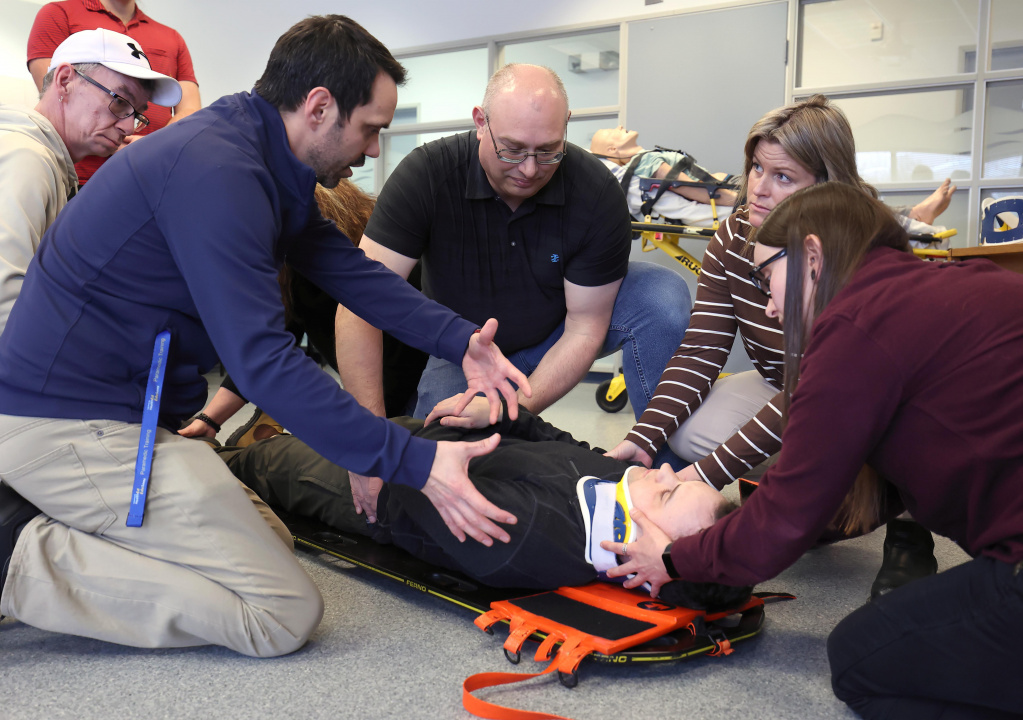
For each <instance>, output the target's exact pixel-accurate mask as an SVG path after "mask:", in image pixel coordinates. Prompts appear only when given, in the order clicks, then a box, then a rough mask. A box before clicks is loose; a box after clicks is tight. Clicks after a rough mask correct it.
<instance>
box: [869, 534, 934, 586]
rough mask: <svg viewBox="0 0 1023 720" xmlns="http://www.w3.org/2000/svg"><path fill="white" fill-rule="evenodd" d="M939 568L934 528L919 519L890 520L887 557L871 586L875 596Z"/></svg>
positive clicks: (886, 537) (886, 544)
mask: <svg viewBox="0 0 1023 720" xmlns="http://www.w3.org/2000/svg"><path fill="white" fill-rule="evenodd" d="M936 572H938V561H937V560H936V559H935V558H934V538H932V537H931V532H930V531H929V530H928V529H927V528H925V527H924V526H923V525H921V524H920V523H918V522H916V521H915V520H889V521H888V534H887V535H885V539H884V559H883V560H882V561H881V569H880V570H879V571H878V573H877V577H876V578H874V584H873V585H871V586H870V599H871V600H874V599H876V598H878V597H880V596H881V595H884V594H885V593H889V592H891V591H892V590H894V589H895V588H898V587H902V586H903V585H905V584H906V583H908V582H911V581H913V580H917V579H918V578H922V577H927V576H928V575H933V574H934V573H936Z"/></svg>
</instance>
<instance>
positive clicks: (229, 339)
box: [0, 93, 476, 487]
mask: <svg viewBox="0 0 1023 720" xmlns="http://www.w3.org/2000/svg"><path fill="white" fill-rule="evenodd" d="M315 182H316V181H315V176H314V173H313V171H312V170H311V169H310V168H309V167H308V166H306V165H304V164H303V163H301V162H299V161H298V159H297V158H296V157H295V155H294V154H293V153H292V152H291V149H290V147H289V144H288V138H287V135H286V132H285V128H284V123H283V121H282V119H281V116H280V113H279V112H278V111H277V110H276V109H275V108H273V107H272V106H271V105H270V104H268V103H267V102H266V101H264V100H263V99H262V98H260V97H259V96H258V95H256V94H255V93H251V94H250V93H239V94H237V95H232V96H227V97H224V98H222V99H220V100H219V101H217V102H216V103H214V104H213V105H211V106H210V107H208V108H206V109H204V110H201V111H199V112H197V113H195V114H194V115H192V116H190V117H188V118H186V119H185V120H182V121H181V122H179V123H175V124H173V125H171V126H169V127H168V128H165V129H164V130H161V131H160V132H159V133H156V134H154V135H153V136H151V137H147V138H145V139H144V140H142V141H140V142H138V143H133V144H132V145H130V146H129V147H127V148H126V149H124V150H122V151H119V152H118V153H116V154H115V156H114V157H113V158H111V160H110V161H109V162H108V163H106V164H105V165H104V166H103V168H102V169H101V170H100V171H99V172H97V173H96V175H95V176H94V177H93V179H92V180H90V182H89V183H88V185H87V187H86V188H85V189H84V190H83V191H82V192H81V193H79V195H78V196H77V197H76V198H74V201H73V202H72V203H69V204H68V206H67V207H66V208H65V209H64V211H63V212H62V213H61V214H60V216H59V217H58V218H57V221H56V222H55V223H54V224H53V225H52V226H51V227H50V229H49V231H48V232H47V234H46V236H45V237H44V239H43V241H42V244H41V246H40V248H39V252H38V254H37V255H36V257H35V259H34V260H33V262H32V264H31V266H30V268H29V271H28V273H27V276H26V279H25V284H24V287H23V289H22V292H21V295H20V296H19V299H18V301H17V302H16V303H15V307H14V310H13V312H12V314H11V317H10V321H9V322H8V324H7V328H6V330H5V331H4V333H3V335H2V336H0V413H4V414H8V415H21V416H33V417H54V418H81V419H100V418H102V419H112V420H123V421H129V422H139V421H140V420H141V414H142V404H143V397H144V395H145V389H146V377H147V375H148V372H149V366H150V362H151V359H152V352H153V343H154V340H155V338H156V335H157V333H159V332H160V331H161V330H164V329H168V330H170V332H171V348H170V358H169V362H168V367H167V376H166V381H165V386H164V390H163V401H162V407H161V417H160V424H161V425H162V426H163V427H165V428H168V429H176V428H177V427H178V426H179V424H180V422H181V420H182V419H184V418H187V417H189V416H190V415H192V414H193V413H194V412H196V411H198V410H199V409H200V408H201V407H202V406H203V403H204V402H205V400H206V382H205V380H204V378H203V377H202V374H203V373H205V372H207V371H209V370H210V369H211V368H212V367H213V366H214V365H215V364H216V362H217V359H218V357H219V359H220V360H221V361H223V363H224V365H225V367H226V368H227V370H228V371H229V372H230V373H231V376H232V377H233V378H234V380H235V382H236V383H237V386H238V388H239V389H240V390H241V391H242V392H243V393H244V394H245V396H246V397H248V398H249V399H250V400H251V401H252V402H254V403H256V404H258V405H259V406H260V407H261V408H263V409H264V410H266V412H268V413H269V414H270V415H271V416H273V417H274V418H275V419H277V420H278V421H279V422H281V423H282V424H283V425H284V426H285V427H287V428H288V429H289V430H290V431H292V432H293V433H294V434H296V435H298V436H299V437H301V438H302V439H303V440H304V441H305V442H306V443H308V444H309V445H310V446H312V447H313V448H314V449H315V450H316V451H317V452H319V453H321V454H322V455H323V456H324V457H326V458H327V459H329V460H331V461H333V462H335V463H337V464H339V465H342V466H344V467H346V468H351V469H352V470H354V471H356V472H359V473H363V474H366V475H373V476H378V477H381V478H383V479H384V480H387V481H394V482H398V483H402V484H407V485H411V486H413V487H421V486H422V485H423V484H424V483H425V482H426V478H427V477H428V473H429V469H430V466H431V464H432V462H433V456H434V453H435V451H436V446H435V444H434V443H433V442H430V441H428V440H425V439H421V438H414V437H412V436H411V435H409V433H408V432H406V431H405V430H403V429H401V428H398V427H396V426H395V425H394V424H393V423H388V422H387V421H385V420H384V419H382V418H378V417H375V416H373V415H372V414H371V413H370V412H369V411H367V410H365V409H363V408H362V407H361V406H359V405H358V404H357V403H356V402H355V400H354V399H353V398H352V397H351V396H350V395H349V394H348V393H346V392H344V391H343V390H341V389H340V387H338V385H337V383H336V382H335V381H334V380H333V379H331V378H330V377H329V376H328V375H326V374H324V373H323V372H321V371H320V369H319V368H318V367H317V366H316V364H315V363H314V362H313V361H312V360H310V359H308V358H307V357H305V355H304V354H303V353H302V352H301V351H300V350H299V349H298V348H297V347H296V345H295V340H294V337H293V336H292V335H291V334H290V333H288V332H287V331H286V330H285V328H284V309H283V307H282V304H281V298H280V289H279V287H278V284H277V273H278V269H279V267H280V266H281V264H282V263H283V262H284V260H285V259H287V261H288V262H289V263H290V265H291V266H292V267H294V268H295V269H296V270H298V271H299V272H300V273H302V274H303V275H304V276H305V277H307V278H309V279H310V280H311V281H313V282H314V283H316V284H317V285H319V286H320V287H321V288H323V289H324V290H325V291H327V292H328V293H330V294H331V295H332V296H334V297H335V298H337V299H338V300H339V301H340V302H342V303H343V304H344V305H345V306H347V307H348V308H350V309H351V310H353V311H354V312H356V313H357V314H359V315H360V316H362V317H363V318H364V319H366V320H367V321H369V322H370V323H372V324H374V325H377V326H378V327H380V328H381V329H383V330H385V331H387V332H389V333H390V334H392V335H394V336H395V337H397V338H398V339H400V340H402V341H403V342H405V343H408V344H410V345H414V346H417V347H419V348H421V349H423V350H425V351H427V352H429V353H430V354H432V355H436V356H438V357H442V358H444V359H447V360H450V361H453V362H457V363H461V360H462V357H463V355H464V353H465V349H466V346H467V344H468V341H469V338H470V336H471V334H472V332H473V331H474V330H475V327H476V326H475V325H472V324H471V323H469V322H467V321H465V320H463V319H462V318H460V317H458V316H457V315H456V314H454V313H453V312H451V311H450V310H448V309H446V308H444V307H442V306H440V305H438V304H436V303H434V302H432V301H429V300H427V299H426V298H424V297H423V295H422V294H420V293H418V292H416V291H415V290H414V289H413V288H412V287H411V286H410V285H408V283H406V282H405V281H404V280H403V279H402V278H400V277H398V276H397V275H395V274H394V273H392V272H390V271H388V270H387V269H386V268H384V267H383V266H382V265H380V264H378V263H376V262H371V261H369V260H367V259H366V257H365V255H364V254H363V253H362V252H361V251H360V250H358V249H357V248H355V247H353V245H352V243H351V242H350V241H349V240H348V239H347V238H346V237H344V236H343V235H342V234H341V233H340V232H339V231H338V230H337V229H336V227H335V226H334V225H333V223H331V222H329V221H327V220H325V219H324V218H323V217H322V216H321V215H320V213H319V210H318V208H317V206H316V203H315V201H314V198H313V188H314V186H315Z"/></svg>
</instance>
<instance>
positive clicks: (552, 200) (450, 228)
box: [366, 130, 632, 353]
mask: <svg viewBox="0 0 1023 720" xmlns="http://www.w3.org/2000/svg"><path fill="white" fill-rule="evenodd" d="M478 148H479V141H478V140H477V139H476V131H475V130H472V131H469V132H466V133H460V134H458V135H452V136H450V137H445V138H441V139H440V140H435V141H433V142H430V143H427V144H426V145H423V146H421V147H418V148H416V149H415V150H413V151H412V152H411V153H409V155H407V156H406V157H405V159H404V160H402V161H401V163H400V164H399V165H398V167H397V168H395V170H394V173H393V174H392V175H391V176H390V177H389V178H388V180H387V183H386V184H385V185H384V189H383V191H382V192H381V194H380V198H379V200H377V204H376V208H375V209H374V211H373V216H372V217H371V218H370V221H369V224H368V225H367V226H366V236H367V237H370V238H372V239H373V240H374V241H375V242H377V243H379V244H381V245H383V246H384V247H387V248H389V249H391V250H393V251H395V252H397V253H400V254H401V255H404V256H406V257H410V258H422V260H423V292H424V293H425V294H426V295H427V297H430V298H433V299H434V300H436V301H437V302H439V303H441V304H443V305H446V306H448V307H449V308H451V309H452V310H454V311H455V312H457V313H458V314H459V315H461V316H462V317H464V318H466V319H468V320H470V321H472V322H475V323H478V324H480V325H482V324H483V323H484V322H485V321H486V320H487V318H490V317H495V318H497V320H498V323H499V325H498V331H497V340H496V342H497V344H498V345H500V347H501V349H502V350H503V351H504V352H505V353H510V352H515V351H516V350H520V349H522V348H524V347H530V346H532V345H536V344H537V343H539V342H541V341H542V340H544V339H545V338H547V337H548V336H549V335H550V334H551V333H552V332H553V331H554V329H555V328H556V327H557V326H558V324H559V323H560V322H561V321H562V320H564V318H565V285H564V281H565V280H568V281H569V282H572V283H574V284H576V285H583V286H588V287H596V286H600V285H607V284H608V283H611V282H614V281H616V280H620V279H621V278H623V277H625V273H626V270H627V269H628V262H629V250H630V246H631V243H632V231H631V224H630V223H631V220H632V218H631V217H630V216H629V208H628V205H627V203H626V200H625V194H624V193H623V192H622V189H621V187H620V186H619V184H618V182H617V181H616V180H615V179H614V176H613V175H612V174H611V172H610V171H609V170H608V169H607V168H606V167H605V166H604V164H603V163H602V162H600V160H598V159H597V158H596V157H594V156H593V155H591V154H590V153H588V152H587V151H585V150H583V149H581V148H579V147H578V146H576V145H572V144H569V146H568V153H567V154H566V156H565V159H564V160H562V162H561V163H560V165H559V166H558V168H557V170H555V172H554V174H553V175H552V176H551V179H550V181H549V182H548V183H547V184H546V185H545V186H544V187H543V188H541V189H540V191H539V192H538V193H537V194H536V195H534V196H533V197H531V198H528V199H526V200H525V201H523V203H522V204H521V205H520V206H519V208H518V210H516V211H515V212H514V213H513V212H512V211H511V210H510V209H509V208H508V206H507V205H505V204H504V202H503V201H501V200H500V199H499V198H498V197H497V194H496V193H495V192H494V189H493V188H492V187H491V186H490V182H489V181H488V180H487V176H486V173H484V172H483V166H482V165H480V162H479V154H478V153H479V150H478ZM491 152H492V151H491Z"/></svg>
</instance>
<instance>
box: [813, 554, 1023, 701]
mask: <svg viewBox="0 0 1023 720" xmlns="http://www.w3.org/2000/svg"><path fill="white" fill-rule="evenodd" d="M828 658H829V660H830V662H831V683H832V687H833V688H834V690H835V694H836V695H837V696H838V697H839V699H841V700H843V701H844V702H846V703H848V705H849V706H850V707H851V708H852V709H853V710H855V711H856V712H858V713H859V714H860V715H862V716H863V717H865V718H897V719H898V720H904V719H909V720H914V719H916V718H941V719H942V720H952V718H986V719H988V720H992V719H997V718H1020V717H1023V571H1021V569H1020V565H1016V566H1013V565H1009V564H1008V563H1004V562H1000V561H998V560H994V559H992V558H988V557H979V558H977V559H975V560H971V561H969V562H967V563H964V564H963V565H960V566H958V567H955V568H952V569H951V570H947V571H945V572H943V573H940V574H938V575H934V576H932V577H928V578H924V579H921V580H916V581H914V582H912V583H910V584H908V585H905V586H903V587H901V588H899V589H898V590H895V591H893V592H891V593H889V594H887V595H883V596H881V597H880V598H878V599H877V600H875V601H874V602H872V603H869V604H867V605H865V606H863V607H862V608H860V609H859V610H857V611H855V612H854V613H852V614H851V615H849V616H848V617H847V618H845V619H844V620H843V621H842V622H840V623H839V624H838V626H837V627H836V628H835V630H834V631H833V632H832V633H831V636H830V637H829V638H828Z"/></svg>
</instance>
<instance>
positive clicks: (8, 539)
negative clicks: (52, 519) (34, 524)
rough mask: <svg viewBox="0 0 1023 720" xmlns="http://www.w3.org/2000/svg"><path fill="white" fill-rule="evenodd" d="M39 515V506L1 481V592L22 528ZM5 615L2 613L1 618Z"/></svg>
mask: <svg viewBox="0 0 1023 720" xmlns="http://www.w3.org/2000/svg"><path fill="white" fill-rule="evenodd" d="M37 515H39V508H37V507H36V506H35V505H33V504H32V503H30V502H29V501H28V500H26V499H25V498H23V497H22V496H21V495H19V494H18V493H16V492H14V490H12V489H11V488H9V487H8V486H7V485H4V484H3V483H0V592H2V591H3V587H4V583H6V582H7V568H8V567H9V566H10V564H11V556H12V555H14V545H15V544H16V543H17V542H18V536H19V535H21V530H22V528H24V527H25V525H27V524H28V521H29V520H31V519H32V518H34V517H36V516H37ZM2 619H3V615H0V620H2Z"/></svg>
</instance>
